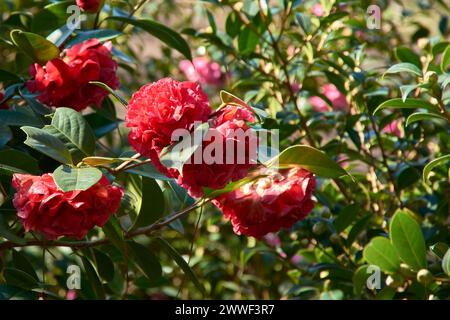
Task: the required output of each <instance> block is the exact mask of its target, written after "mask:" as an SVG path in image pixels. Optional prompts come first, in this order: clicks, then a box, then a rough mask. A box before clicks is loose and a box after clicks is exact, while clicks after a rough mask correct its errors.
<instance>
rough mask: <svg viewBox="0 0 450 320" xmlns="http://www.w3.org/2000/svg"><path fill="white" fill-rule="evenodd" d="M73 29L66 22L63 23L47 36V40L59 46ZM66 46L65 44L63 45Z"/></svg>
mask: <svg viewBox="0 0 450 320" xmlns="http://www.w3.org/2000/svg"><path fill="white" fill-rule="evenodd" d="M74 30H75V29H74V28H72V27H71V25H70V26H69V25H68V24H65V25H63V26H62V27H61V28H58V29H56V30H55V31H53V32H52V33H50V34H49V35H48V36H47V40H48V41H50V42H52V43H54V44H55V46H57V47H60V46H62V45H63V43H64V41H66V40H67V38H69V37H70V35H71V34H72V33H73V31H74ZM65 47H66V48H67V45H66V46H65Z"/></svg>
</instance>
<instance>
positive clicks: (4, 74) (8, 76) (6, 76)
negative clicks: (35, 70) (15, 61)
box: [0, 69, 22, 83]
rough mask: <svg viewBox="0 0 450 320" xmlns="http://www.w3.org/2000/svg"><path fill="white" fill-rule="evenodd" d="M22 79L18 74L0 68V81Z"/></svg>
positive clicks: (18, 80)
mask: <svg viewBox="0 0 450 320" xmlns="http://www.w3.org/2000/svg"><path fill="white" fill-rule="evenodd" d="M21 81H22V79H20V77H19V76H17V75H15V74H14V73H11V72H9V71H6V70H2V69H0V82H4V83H5V82H6V83H9V82H21Z"/></svg>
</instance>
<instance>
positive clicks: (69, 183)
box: [53, 165, 103, 192]
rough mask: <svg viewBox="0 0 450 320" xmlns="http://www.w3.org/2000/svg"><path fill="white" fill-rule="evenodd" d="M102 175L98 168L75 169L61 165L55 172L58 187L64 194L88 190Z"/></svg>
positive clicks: (54, 176)
mask: <svg viewBox="0 0 450 320" xmlns="http://www.w3.org/2000/svg"><path fill="white" fill-rule="evenodd" d="M102 175H103V173H102V172H101V171H100V170H98V169H96V168H91V167H86V168H74V167H70V166H67V165H61V166H59V167H58V168H56V170H55V171H54V172H53V178H54V180H55V183H56V185H57V186H58V187H59V188H60V189H61V190H62V191H64V192H69V191H74V190H87V189H89V188H90V187H92V186H93V185H94V184H96V183H97V182H98V181H99V180H100V179H101V178H102Z"/></svg>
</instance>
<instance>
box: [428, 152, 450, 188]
mask: <svg viewBox="0 0 450 320" xmlns="http://www.w3.org/2000/svg"><path fill="white" fill-rule="evenodd" d="M449 161H450V154H447V155H445V156H441V157H439V158H436V159H434V160H432V161H430V162H429V163H428V164H427V165H426V166H425V168H423V181H425V182H429V180H428V177H429V176H430V173H431V171H432V170H433V169H434V168H435V167H437V166H440V165H442V164H444V163H447V162H449Z"/></svg>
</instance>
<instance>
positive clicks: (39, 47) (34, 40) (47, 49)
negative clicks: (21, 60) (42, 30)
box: [11, 30, 60, 64]
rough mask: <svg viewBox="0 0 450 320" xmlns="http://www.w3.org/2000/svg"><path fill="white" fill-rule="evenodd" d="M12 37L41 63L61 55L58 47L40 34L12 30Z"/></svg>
mask: <svg viewBox="0 0 450 320" xmlns="http://www.w3.org/2000/svg"><path fill="white" fill-rule="evenodd" d="M11 39H12V41H13V42H14V44H15V45H16V46H17V47H19V48H20V49H21V50H22V51H23V52H24V53H26V54H27V55H29V56H30V57H31V58H32V59H33V61H36V62H38V63H40V64H44V63H45V62H47V61H49V60H52V59H55V58H57V57H59V54H60V51H59V49H58V47H57V46H55V45H54V44H53V43H52V42H50V41H48V40H47V39H45V38H44V37H42V36H40V35H38V34H35V33H31V32H23V31H21V30H13V31H11Z"/></svg>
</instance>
